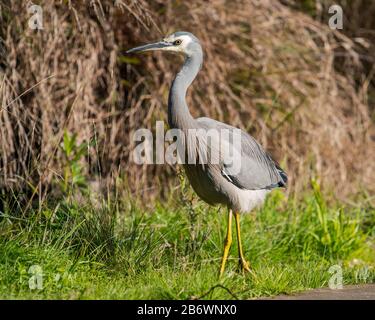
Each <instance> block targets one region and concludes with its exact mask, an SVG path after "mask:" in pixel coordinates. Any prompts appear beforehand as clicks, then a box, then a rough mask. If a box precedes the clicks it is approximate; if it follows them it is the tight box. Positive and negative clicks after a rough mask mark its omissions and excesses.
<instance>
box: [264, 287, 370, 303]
mask: <svg viewBox="0 0 375 320" xmlns="http://www.w3.org/2000/svg"><path fill="white" fill-rule="evenodd" d="M269 299H270V300H375V283H374V284H366V285H353V286H345V287H344V288H343V289H337V290H332V289H329V288H322V289H314V290H308V291H304V292H301V293H296V294H292V295H280V296H276V297H272V298H269Z"/></svg>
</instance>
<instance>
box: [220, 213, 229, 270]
mask: <svg viewBox="0 0 375 320" xmlns="http://www.w3.org/2000/svg"><path fill="white" fill-rule="evenodd" d="M231 245H232V210H231V209H229V212H228V226H227V237H226V238H225V244H224V253H223V259H222V260H221V267H220V277H221V276H222V275H223V273H224V269H225V263H226V262H227V259H228V254H229V249H230V246H231Z"/></svg>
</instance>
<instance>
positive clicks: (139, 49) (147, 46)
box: [126, 41, 172, 53]
mask: <svg viewBox="0 0 375 320" xmlns="http://www.w3.org/2000/svg"><path fill="white" fill-rule="evenodd" d="M170 46H172V44H171V43H168V42H164V41H159V42H155V43H149V44H145V45H143V46H139V47H135V48H133V49H129V50H128V51H126V53H132V52H144V51H152V50H163V49H164V48H167V47H170Z"/></svg>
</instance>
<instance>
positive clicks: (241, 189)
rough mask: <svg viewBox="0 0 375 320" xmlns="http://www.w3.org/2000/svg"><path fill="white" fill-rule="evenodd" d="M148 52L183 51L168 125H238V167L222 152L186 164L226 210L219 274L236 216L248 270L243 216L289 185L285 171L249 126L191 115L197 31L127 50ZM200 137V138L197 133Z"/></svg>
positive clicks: (199, 187)
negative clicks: (190, 91)
mask: <svg viewBox="0 0 375 320" xmlns="http://www.w3.org/2000/svg"><path fill="white" fill-rule="evenodd" d="M146 51H169V52H174V53H177V54H180V55H183V56H184V63H183V66H182V68H181V69H180V71H179V72H178V73H177V75H176V76H175V78H174V80H173V82H172V85H171V87H170V91H169V98H168V124H169V127H170V128H174V129H180V130H181V131H182V132H183V134H185V135H188V132H190V131H189V130H191V129H199V130H203V131H207V130H212V129H214V130H227V131H229V132H230V133H234V132H235V130H240V140H239V141H240V143H239V144H237V146H235V147H234V151H235V156H236V159H235V161H237V160H238V162H240V163H241V165H240V168H239V169H238V168H237V169H236V170H234V169H233V166H230V165H228V164H227V162H226V158H225V155H223V153H219V155H218V158H219V159H215V160H219V161H215V162H214V163H213V161H212V160H211V162H210V161H208V163H205V164H201V163H200V162H199V163H198V160H197V161H196V162H195V163H190V162H189V163H184V164H183V167H184V171H185V173H186V175H187V177H188V180H189V182H190V185H191V186H192V188H193V189H194V191H195V192H196V193H197V195H198V196H199V197H200V198H201V199H202V200H204V201H205V202H207V203H208V204H209V205H223V206H226V207H227V209H228V215H227V221H228V222H227V231H226V237H225V241H224V250H223V255H222V258H221V263H220V268H219V277H221V276H222V275H223V274H224V271H225V266H226V262H227V259H228V255H229V250H230V248H231V245H232V218H233V216H234V219H235V224H236V234H237V246H238V261H239V267H240V269H241V270H243V271H244V272H245V271H248V272H251V269H250V265H249V263H248V262H247V260H246V259H245V257H244V253H243V248H242V242H241V230H240V216H241V214H244V213H248V212H250V211H252V210H253V209H254V208H256V207H259V206H261V205H262V204H263V203H264V201H265V198H266V196H267V194H268V193H269V192H271V190H272V189H275V188H286V187H287V182H288V177H287V174H286V173H285V171H284V170H283V169H281V167H280V165H279V164H278V163H277V162H276V161H275V160H274V159H273V158H272V157H271V155H270V154H269V153H268V152H266V151H265V150H264V149H263V148H262V146H261V145H260V144H259V143H258V142H257V141H256V140H255V139H254V138H253V137H252V136H251V135H250V134H248V133H247V132H246V131H244V130H241V129H238V128H235V127H233V126H231V125H228V124H225V123H222V122H219V121H216V120H214V119H211V118H208V117H200V118H194V117H193V116H192V115H191V113H190V111H189V108H188V105H187V103H186V94H187V90H188V88H189V87H190V85H191V84H192V82H193V81H194V79H195V77H196V76H197V74H198V72H199V71H200V69H201V67H202V63H203V50H202V45H201V43H200V41H199V39H198V38H197V37H196V36H194V35H193V34H192V33H190V32H185V31H178V32H175V33H173V34H171V35H169V36H166V37H165V38H163V39H162V40H161V41H157V42H153V43H148V44H145V45H141V46H139V47H135V48H133V49H130V50H128V51H126V52H127V53H137V52H146ZM197 137H198V138H197V139H198V140H199V139H200V138H199V135H198V136H197ZM187 138H188V137H187ZM187 140H188V139H187ZM187 140H185V141H187ZM201 140H202V139H201ZM198 142H200V143H198V144H196V145H195V147H194V148H197V149H199V150H193V149H194V148H191V147H189V146H188V143H186V142H185V144H184V151H186V152H187V153H188V155H190V154H191V153H192V152H195V155H198V156H197V158H199V155H200V154H201V149H200V148H201V147H202V146H204V145H207V144H208V143H207V141H198ZM219 143H220V144H226V145H230V146H234V142H233V139H232V138H231V135H227V137H224V138H223V137H221V141H220V142H219Z"/></svg>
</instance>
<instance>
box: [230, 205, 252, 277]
mask: <svg viewBox="0 0 375 320" xmlns="http://www.w3.org/2000/svg"><path fill="white" fill-rule="evenodd" d="M234 218H235V219H236V228H237V245H238V255H239V257H238V258H239V263H240V267H241V268H242V270H244V271H249V272H250V267H249V264H248V263H247V262H246V259H245V257H244V256H243V251H242V244H241V229H240V214H239V213H238V212H235V213H234Z"/></svg>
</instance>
